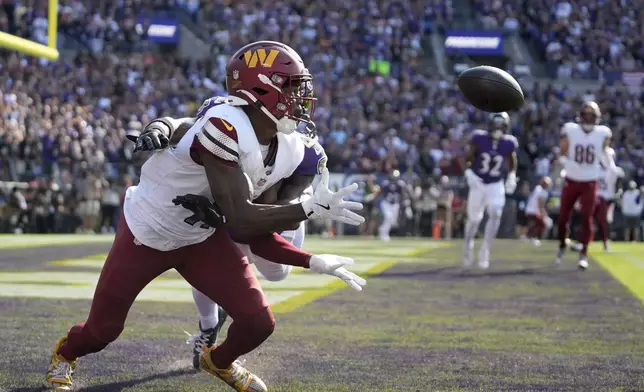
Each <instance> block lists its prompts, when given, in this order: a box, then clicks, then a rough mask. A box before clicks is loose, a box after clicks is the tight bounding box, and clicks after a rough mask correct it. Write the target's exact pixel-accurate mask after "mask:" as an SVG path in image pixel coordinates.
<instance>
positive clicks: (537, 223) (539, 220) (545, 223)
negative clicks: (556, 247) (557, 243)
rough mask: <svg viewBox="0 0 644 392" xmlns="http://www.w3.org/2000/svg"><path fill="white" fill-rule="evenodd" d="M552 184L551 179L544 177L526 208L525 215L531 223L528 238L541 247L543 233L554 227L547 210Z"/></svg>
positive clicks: (531, 194) (531, 195) (534, 190)
mask: <svg viewBox="0 0 644 392" xmlns="http://www.w3.org/2000/svg"><path fill="white" fill-rule="evenodd" d="M551 184H552V181H551V180H550V177H543V178H542V179H541V180H540V181H539V183H538V184H537V186H536V187H534V189H533V190H532V193H530V197H528V203H527V204H526V207H525V214H526V216H527V217H528V221H529V222H530V228H529V229H528V234H527V236H528V239H529V240H530V242H532V243H533V244H534V245H535V246H539V245H541V236H542V235H543V231H544V230H546V229H550V228H551V227H552V219H551V218H550V217H549V216H548V210H547V209H546V201H548V196H549V193H548V190H549V189H550V186H551Z"/></svg>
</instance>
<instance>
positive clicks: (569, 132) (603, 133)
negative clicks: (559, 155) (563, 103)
mask: <svg viewBox="0 0 644 392" xmlns="http://www.w3.org/2000/svg"><path fill="white" fill-rule="evenodd" d="M561 133H562V135H563V136H566V137H567V138H568V156H567V157H568V159H569V160H570V161H572V162H575V163H576V165H567V166H569V167H565V169H566V178H568V179H570V180H573V181H579V182H585V181H597V180H599V179H600V178H601V176H602V174H601V169H600V162H601V160H602V154H604V142H605V141H606V139H608V138H610V137H611V131H610V129H609V128H608V127H606V126H604V125H596V126H595V128H594V129H593V130H592V131H590V132H586V131H584V130H583V128H582V127H581V125H579V124H575V123H571V122H569V123H566V124H564V126H563V128H562V130H561Z"/></svg>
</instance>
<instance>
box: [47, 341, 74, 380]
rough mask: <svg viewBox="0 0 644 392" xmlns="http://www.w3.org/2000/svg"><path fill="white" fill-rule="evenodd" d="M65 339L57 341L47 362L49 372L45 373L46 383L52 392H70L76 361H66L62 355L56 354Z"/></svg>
mask: <svg viewBox="0 0 644 392" xmlns="http://www.w3.org/2000/svg"><path fill="white" fill-rule="evenodd" d="M66 340H67V337H64V338H62V339H60V340H59V341H58V343H57V344H56V347H54V352H53V354H52V355H51V361H49V370H48V371H47V382H48V383H49V385H50V387H51V389H52V390H53V391H71V390H72V374H73V373H74V368H75V367H76V361H72V362H70V361H68V360H67V359H65V357H63V356H62V355H59V354H58V349H59V348H60V346H62V345H63V343H65V341H66Z"/></svg>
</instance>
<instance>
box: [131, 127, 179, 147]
mask: <svg viewBox="0 0 644 392" xmlns="http://www.w3.org/2000/svg"><path fill="white" fill-rule="evenodd" d="M170 132H171V131H170V128H169V126H168V125H167V124H166V123H164V122H163V121H160V120H154V121H152V122H150V123H149V124H148V125H146V126H145V128H143V132H141V134H140V135H138V136H136V135H133V134H130V135H127V138H128V139H130V140H131V141H132V142H134V144H135V147H134V151H133V152H139V151H154V150H162V149H164V148H166V147H168V145H170V137H169V135H170Z"/></svg>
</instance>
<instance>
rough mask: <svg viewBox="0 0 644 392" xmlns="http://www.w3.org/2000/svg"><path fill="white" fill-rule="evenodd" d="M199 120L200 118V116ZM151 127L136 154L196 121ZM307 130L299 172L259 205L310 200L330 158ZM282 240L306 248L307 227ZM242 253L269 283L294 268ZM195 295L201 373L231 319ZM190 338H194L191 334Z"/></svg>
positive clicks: (175, 137)
mask: <svg viewBox="0 0 644 392" xmlns="http://www.w3.org/2000/svg"><path fill="white" fill-rule="evenodd" d="M211 102H214V101H213V100H210V99H209V100H206V101H205V102H204V104H203V105H202V107H201V108H200V109H199V113H202V112H205V111H207V110H208V109H209V108H210V107H211V106H212V103H211ZM198 116H199V115H198ZM155 121H163V122H164V124H166V125H167V124H169V125H171V126H172V128H173V129H174V132H173V133H172V140H168V139H167V138H166V137H165V135H164V133H163V132H162V131H161V130H159V129H156V127H155ZM155 121H153V122H151V123H150V124H148V126H147V127H146V129H144V130H143V132H142V133H141V135H140V136H139V137H138V138H135V137H133V138H131V139H132V140H133V141H135V142H136V145H137V148H136V151H151V150H157V149H163V148H166V147H168V146H172V145H175V144H176V143H177V142H178V141H179V140H181V138H182V137H183V135H184V134H185V132H186V131H187V130H188V129H190V127H191V126H192V124H193V123H194V121H195V119H194V118H182V119H172V118H168V117H164V118H162V119H158V120H155ZM303 125H306V127H305V128H303V129H298V131H299V132H300V134H301V137H302V141H303V144H304V156H303V158H302V160H301V162H300V163H299V165H298V166H297V168H296V169H295V171H294V172H293V173H292V174H291V175H290V176H289V177H288V178H284V179H283V180H282V181H280V182H278V183H277V184H275V186H273V187H271V188H269V189H267V190H266V191H265V192H264V193H262V194H261V195H260V196H259V197H258V198H257V199H255V200H253V202H254V203H256V204H273V205H275V204H289V203H299V202H301V201H302V200H304V199H306V198H308V197H310V194H311V193H312V183H313V179H314V178H315V176H316V175H317V174H321V172H322V169H323V168H325V167H326V162H327V156H326V153H325V152H324V148H323V147H322V146H321V145H320V143H318V141H317V132H316V129H315V124H314V123H313V122H309V123H308V124H303ZM277 148H279V147H276V148H275V149H270V148H269V149H268V150H267V151H266V155H267V156H269V155H271V154H276V151H275V150H276V149H277ZM203 202H204V203H205V204H210V201H209V200H208V199H206V200H203ZM280 235H281V236H282V237H284V238H285V239H287V240H288V241H290V242H291V243H292V244H293V245H295V246H296V247H298V248H300V249H301V248H302V247H303V245H304V236H305V226H304V222H301V223H300V224H299V226H297V228H294V229H293V230H287V231H284V232H282V233H280ZM238 246H239V247H240V249H241V250H242V252H244V254H245V255H246V256H247V257H248V261H249V263H251V264H255V267H256V268H257V270H258V271H259V272H260V273H261V274H262V276H264V278H265V279H266V280H269V281H273V282H276V281H280V280H283V279H286V277H288V276H289V274H290V272H291V270H292V266H287V265H282V264H277V263H273V262H271V261H268V260H266V259H264V258H262V257H259V256H257V255H254V254H253V253H252V252H251V251H250V248H249V247H248V246H247V245H244V244H238ZM192 295H193V298H194V301H195V305H196V307H197V309H198V311H199V331H198V332H197V333H195V334H194V335H192V336H191V337H190V339H188V344H190V345H191V346H192V353H193V366H194V367H195V368H196V369H199V357H200V356H201V354H202V353H203V347H204V346H206V347H212V346H213V345H214V344H215V343H216V340H217V335H218V333H219V331H220V330H221V328H222V326H223V325H224V322H225V321H226V319H227V317H228V316H227V314H226V313H225V312H224V311H223V309H222V308H220V307H219V306H217V304H216V303H214V302H213V301H212V300H211V299H210V298H208V297H207V296H206V295H204V294H202V293H201V292H199V291H198V290H196V289H195V288H193V289H192ZM188 335H190V334H189V333H188Z"/></svg>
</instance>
